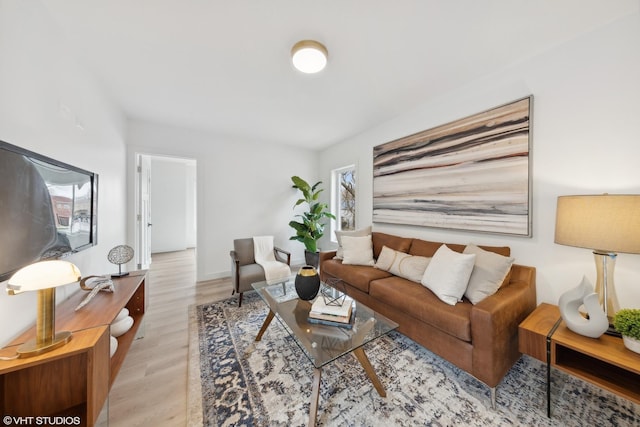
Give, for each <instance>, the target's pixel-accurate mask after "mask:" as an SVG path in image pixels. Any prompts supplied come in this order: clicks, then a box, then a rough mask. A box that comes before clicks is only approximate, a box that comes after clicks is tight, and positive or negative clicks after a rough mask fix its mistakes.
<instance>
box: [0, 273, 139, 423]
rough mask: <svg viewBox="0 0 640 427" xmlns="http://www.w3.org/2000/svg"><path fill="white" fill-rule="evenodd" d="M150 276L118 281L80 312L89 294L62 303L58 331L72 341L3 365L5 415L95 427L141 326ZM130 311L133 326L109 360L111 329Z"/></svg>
mask: <svg viewBox="0 0 640 427" xmlns="http://www.w3.org/2000/svg"><path fill="white" fill-rule="evenodd" d="M146 278H147V274H146V271H135V272H131V273H130V274H129V275H128V276H124V277H121V278H117V279H113V284H114V288H115V290H114V292H113V293H108V292H98V294H97V295H96V296H95V297H94V298H93V299H92V300H91V301H90V302H89V303H88V304H87V305H85V306H84V307H83V308H81V309H80V310H78V311H75V308H76V307H77V306H78V304H79V303H80V302H81V301H82V300H83V299H84V298H85V297H86V295H87V292H83V291H79V292H76V293H74V294H73V295H72V296H71V297H69V298H68V299H67V300H65V301H63V302H62V303H60V304H59V305H58V306H57V307H56V331H63V330H66V331H71V332H72V336H71V341H69V343H67V344H66V345H64V346H62V347H60V348H57V349H55V350H53V351H50V352H48V353H44V354H41V355H38V356H34V357H30V358H25V359H15V360H11V361H0V414H2V415H3V416H13V417H33V419H35V417H55V416H62V417H77V418H76V419H78V420H79V421H80V424H79V425H82V426H93V425H94V424H95V423H96V420H97V419H98V416H99V415H100V411H101V410H102V407H103V406H104V403H105V401H106V399H107V396H108V395H109V390H110V388H111V385H112V384H113V382H114V381H115V378H116V376H117V375H118V371H119V370H120V367H121V366H122V363H123V362H124V358H125V356H126V354H127V352H128V350H129V347H130V346H131V343H132V341H133V340H134V338H135V337H136V335H137V333H138V331H139V329H140V326H141V324H142V320H143V316H144V313H145V310H146V307H147V292H146ZM125 307H126V308H127V309H128V310H129V315H130V316H131V317H132V318H133V320H134V323H133V326H132V327H131V329H130V330H129V331H127V333H125V334H124V335H121V336H120V337H118V349H117V351H116V353H115V354H114V355H113V357H109V353H110V345H109V339H110V332H109V327H110V324H111V323H112V322H113V320H114V319H115V318H116V316H117V315H118V313H120V311H121V310H122V309H123V308H125ZM34 310H35V307H34ZM34 336H35V327H34V328H32V329H30V330H28V331H27V332H25V333H24V334H22V335H21V336H19V337H18V338H17V339H15V340H14V341H13V342H11V343H10V344H9V345H8V346H7V347H5V348H3V349H1V350H0V356H7V357H8V356H12V355H14V354H15V350H16V348H17V347H18V346H19V345H20V344H22V343H23V342H25V341H27V340H29V339H31V338H33V337H34ZM74 425H75V424H74Z"/></svg>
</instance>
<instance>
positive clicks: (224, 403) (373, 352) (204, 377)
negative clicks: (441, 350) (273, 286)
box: [188, 292, 640, 426]
mask: <svg viewBox="0 0 640 427" xmlns="http://www.w3.org/2000/svg"><path fill="white" fill-rule="evenodd" d="M237 304H238V303H237V299H236V298H230V299H227V300H224V301H220V302H215V303H211V304H204V305H199V306H192V307H191V309H190V322H191V324H190V348H189V354H190V361H189V377H190V378H189V408H188V409H189V425H190V426H199V425H204V426H304V425H306V424H307V422H308V413H309V401H310V396H311V380H312V377H313V366H312V364H311V362H309V360H308V359H307V358H306V357H305V355H304V354H303V353H302V351H301V350H300V349H299V348H298V347H297V345H296V344H295V342H294V341H293V339H292V338H291V337H290V336H289V335H288V334H287V332H286V331H285V330H284V328H283V327H282V325H281V324H280V323H279V322H278V321H276V320H274V321H273V322H272V323H271V325H270V326H269V328H268V329H267V331H266V333H265V334H264V336H263V338H262V341H260V342H257V343H256V342H254V338H255V336H256V334H257V333H258V331H259V329H260V326H261V325H262V322H263V320H264V318H265V316H266V314H267V312H268V309H267V306H266V305H265V304H264V303H263V302H262V300H261V299H260V297H259V296H258V295H257V294H255V293H253V292H250V293H246V294H245V296H244V300H243V303H242V307H241V308H238V306H237ZM365 352H366V353H367V356H368V357H369V360H370V361H371V364H372V365H373V367H374V369H375V370H376V372H377V374H378V377H379V378H380V380H381V382H382V384H383V385H384V387H385V388H386V391H387V397H386V398H382V397H380V396H379V395H378V393H377V392H376V391H375V389H374V387H373V385H372V384H371V382H370V381H369V379H368V378H367V376H366V374H365V373H364V371H363V369H362V367H361V366H360V364H359V363H358V362H357V360H356V359H355V357H353V356H351V355H347V356H344V357H341V358H339V359H338V360H336V361H335V362H333V363H332V364H329V365H328V366H326V367H325V368H323V370H322V384H321V390H320V403H319V409H318V425H322V426H346V425H348V426H379V425H386V426H457V425H465V426H495V425H500V426H502V425H511V426H584V425H592V426H640V418H639V417H640V405H636V404H633V403H632V402H630V401H628V400H625V399H622V398H620V397H617V396H615V395H613V394H611V393H608V392H606V391H603V390H600V389H599V388H597V387H594V386H592V385H590V384H588V383H586V382H583V381H581V380H578V379H576V378H573V377H570V376H568V375H565V374H563V373H562V372H560V371H557V370H554V371H553V386H552V390H553V391H552V402H553V406H552V411H553V412H552V413H553V416H552V418H551V419H549V418H547V417H546V386H545V378H546V368H545V366H544V365H543V364H542V363H540V362H539V361H537V360H535V359H532V358H529V357H527V356H524V357H522V358H521V359H520V360H519V361H518V362H517V363H516V364H515V366H514V367H513V368H512V369H511V370H510V371H509V373H508V374H507V376H506V377H505V378H504V380H503V381H502V383H501V384H500V385H499V386H498V389H497V390H498V391H497V409H496V410H493V409H491V403H490V397H489V390H488V388H487V387H486V386H485V385H483V384H482V383H480V382H479V381H477V380H476V379H474V378H473V377H471V376H470V375H468V374H467V373H465V372H464V371H461V370H460V369H458V368H456V367H455V366H453V365H451V364H450V363H448V362H446V361H444V360H443V359H441V358H439V357H438V356H436V355H434V354H433V353H431V352H430V351H428V350H426V349H425V348H423V347H422V346H420V345H418V344H416V343H414V342H413V341H412V340H410V339H408V338H406V337H405V336H404V335H402V334H399V333H396V332H392V333H391V334H389V335H387V336H384V337H382V338H380V339H378V340H376V341H373V342H371V343H369V344H367V345H366V346H365Z"/></svg>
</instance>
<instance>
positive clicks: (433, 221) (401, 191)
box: [373, 96, 533, 236]
mask: <svg viewBox="0 0 640 427" xmlns="http://www.w3.org/2000/svg"><path fill="white" fill-rule="evenodd" d="M532 104H533V96H529V97H526V98H523V99H520V100H517V101H514V102H511V103H509V104H506V105H502V106H500V107H496V108H493V109H491V110H488V111H484V112H481V113H478V114H474V115H472V116H469V117H467V118H464V119H460V120H456V121H454V122H451V123H448V124H444V125H441V126H438V127H435V128H432V129H429V130H425V131H422V132H419V133H416V134H413V135H409V136H406V137H403V138H400V139H397V140H395V141H391V142H388V143H385V144H381V145H378V146H376V147H374V149H373V222H374V223H375V222H384V223H392V224H407V225H418V226H427V227H439V228H451V229H459V230H475V231H483V232H491V233H503V234H514V235H520V236H531V215H530V213H531V207H530V202H531V192H530V180H529V172H530V162H529V150H530V145H531V139H530V137H531V133H530V132H529V129H530V126H531V111H532Z"/></svg>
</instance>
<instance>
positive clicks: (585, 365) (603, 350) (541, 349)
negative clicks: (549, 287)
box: [518, 303, 640, 417]
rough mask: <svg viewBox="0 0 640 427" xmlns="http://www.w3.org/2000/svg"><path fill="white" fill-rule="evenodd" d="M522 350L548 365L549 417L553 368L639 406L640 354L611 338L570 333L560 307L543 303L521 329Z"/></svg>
mask: <svg viewBox="0 0 640 427" xmlns="http://www.w3.org/2000/svg"><path fill="white" fill-rule="evenodd" d="M518 332H519V335H518V340H519V347H518V348H519V350H520V352H521V353H524V354H527V355H529V356H532V357H534V358H536V359H538V360H540V361H542V362H544V363H546V365H547V416H548V417H550V416H551V367H552V366H553V367H555V368H558V369H560V370H562V371H564V372H567V373H569V374H571V375H573V376H575V377H578V378H580V379H583V380H585V381H588V382H590V383H592V384H595V385H597V386H598V387H601V388H603V389H605V390H608V391H610V392H612V393H615V394H617V395H619V396H622V397H624V398H626V399H629V400H631V401H633V402H635V403H640V354H637V353H634V352H632V351H630V350H628V349H627V348H626V347H624V344H623V343H622V339H621V338H618V337H614V336H610V335H602V336H601V337H600V338H589V337H585V336H582V335H579V334H576V333H574V332H572V331H570V330H569V329H568V328H567V327H566V325H565V324H564V322H563V321H562V317H561V316H560V310H559V309H558V307H557V306H555V305H551V304H546V303H542V304H540V305H539V306H538V307H537V308H536V309H535V310H534V311H533V313H531V314H530V315H529V317H527V318H526V319H525V320H524V321H523V322H522V323H521V324H520V327H519V331H518Z"/></svg>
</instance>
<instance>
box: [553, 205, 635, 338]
mask: <svg viewBox="0 0 640 427" xmlns="http://www.w3.org/2000/svg"><path fill="white" fill-rule="evenodd" d="M638 212H640V195H637V194H634V195H611V194H600V195H580V196H560V197H558V206H557V212H556V231H555V242H556V243H558V244H561V245H567V246H575V247H579V248H588V249H592V250H593V255H594V258H595V262H596V272H597V280H596V293H597V294H598V298H599V301H600V304H601V305H602V307H603V309H604V312H605V314H606V315H607V317H608V318H609V324H611V323H612V319H613V316H614V315H615V313H616V311H617V310H618V309H619V308H620V306H619V303H618V299H617V297H616V293H615V288H614V285H613V269H614V267H615V261H616V257H617V256H618V254H617V253H618V252H623V253H630V254H640V215H638ZM610 331H613V328H610Z"/></svg>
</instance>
